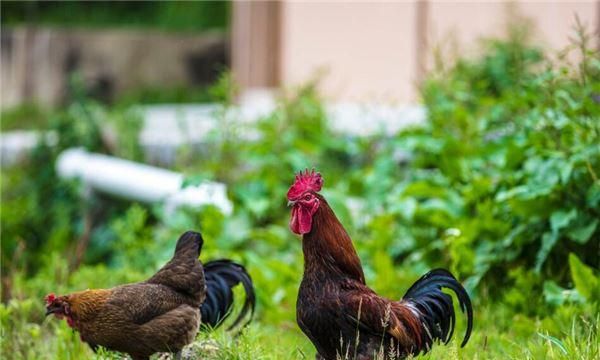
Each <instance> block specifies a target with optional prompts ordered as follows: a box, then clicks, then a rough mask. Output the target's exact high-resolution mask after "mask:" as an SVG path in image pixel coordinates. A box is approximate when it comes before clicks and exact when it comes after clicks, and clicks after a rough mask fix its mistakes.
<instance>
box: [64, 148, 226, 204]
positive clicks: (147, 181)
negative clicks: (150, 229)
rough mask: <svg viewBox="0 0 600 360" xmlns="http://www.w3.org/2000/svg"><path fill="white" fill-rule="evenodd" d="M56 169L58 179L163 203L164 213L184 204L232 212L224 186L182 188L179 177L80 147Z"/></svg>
mask: <svg viewBox="0 0 600 360" xmlns="http://www.w3.org/2000/svg"><path fill="white" fill-rule="evenodd" d="M56 168H57V172H58V174H59V176H61V177H64V178H79V179H81V181H83V182H84V183H85V184H86V185H88V186H89V187H91V188H92V189H93V190H95V191H99V192H103V193H107V194H111V195H115V196H119V197H123V198H126V199H131V200H136V201H141V202H146V203H154V202H164V203H165V207H166V210H167V211H171V210H173V209H175V208H177V207H179V206H184V205H186V206H191V207H199V206H202V205H214V206H216V207H217V208H219V209H220V210H221V211H222V212H223V213H224V214H227V215H229V214H231V212H232V211H233V204H232V203H231V201H230V200H229V199H228V198H227V188H226V186H225V184H221V183H216V182H208V181H207V182H204V183H202V184H200V185H197V186H188V187H185V188H182V183H183V180H184V177H183V175H182V174H179V173H176V172H173V171H169V170H165V169H161V168H157V167H153V166H149V165H145V164H140V163H136V162H133V161H129V160H123V159H119V158H116V157H112V156H107V155H102V154H94V153H89V152H87V151H85V150H83V149H80V148H75V149H68V150H65V151H63V152H62V153H61V154H60V155H59V157H58V159H57V162H56Z"/></svg>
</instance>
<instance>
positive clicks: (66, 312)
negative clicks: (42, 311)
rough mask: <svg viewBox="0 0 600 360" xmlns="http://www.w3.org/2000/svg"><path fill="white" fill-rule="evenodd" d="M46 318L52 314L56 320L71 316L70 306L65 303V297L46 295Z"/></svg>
mask: <svg viewBox="0 0 600 360" xmlns="http://www.w3.org/2000/svg"><path fill="white" fill-rule="evenodd" d="M44 300H45V301H46V316H48V315H50V314H54V315H55V316H56V317H57V318H59V319H62V318H63V317H64V316H67V317H68V316H70V315H71V305H70V304H69V302H68V301H67V297H66V296H58V297H57V296H56V295H54V293H50V294H48V295H46V297H45V298H44Z"/></svg>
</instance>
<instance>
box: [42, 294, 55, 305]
mask: <svg viewBox="0 0 600 360" xmlns="http://www.w3.org/2000/svg"><path fill="white" fill-rule="evenodd" d="M44 300H46V304H48V305H50V304H52V303H53V302H54V300H56V295H54V293H50V294H48V295H46V297H45V298H44Z"/></svg>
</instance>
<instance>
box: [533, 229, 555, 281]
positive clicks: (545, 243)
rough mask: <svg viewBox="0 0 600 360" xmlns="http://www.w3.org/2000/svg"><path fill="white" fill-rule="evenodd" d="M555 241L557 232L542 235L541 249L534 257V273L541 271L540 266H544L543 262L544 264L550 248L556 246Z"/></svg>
mask: <svg viewBox="0 0 600 360" xmlns="http://www.w3.org/2000/svg"><path fill="white" fill-rule="evenodd" d="M557 240H558V233H557V232H554V231H553V232H550V231H547V232H545V233H544V235H542V247H540V250H539V251H538V253H537V256H536V260H535V271H537V272H539V271H540V270H541V269H542V265H544V262H546V259H547V258H548V254H550V251H552V248H553V247H554V245H556V241H557Z"/></svg>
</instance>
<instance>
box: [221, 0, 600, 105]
mask: <svg viewBox="0 0 600 360" xmlns="http://www.w3.org/2000/svg"><path fill="white" fill-rule="evenodd" d="M576 16H577V17H579V19H580V20H581V22H582V23H583V24H586V25H587V27H588V29H589V30H592V29H593V30H595V31H597V29H598V25H599V20H600V2H599V1H511V2H507V1H443V0H442V1H427V0H424V1H405V2H340V1H318V2H317V1H314V2H313V1H303V2H283V3H254V2H252V3H248V2H235V3H234V4H233V23H232V24H233V27H232V38H233V41H232V43H233V45H234V46H233V48H232V57H233V58H232V60H233V69H234V72H235V73H236V75H237V78H238V80H239V81H240V82H241V83H242V85H244V86H246V87H249V88H252V87H262V86H273V85H282V84H295V83H298V82H302V81H306V80H307V79H310V78H311V77H314V76H315V75H316V74H317V73H318V74H325V75H326V76H325V78H324V80H323V82H322V90H323V91H324V93H325V95H326V96H328V97H331V98H334V99H336V100H354V101H356V100H359V101H364V100H375V101H399V102H412V101H415V100H416V97H417V91H416V90H417V84H418V82H419V80H420V79H421V78H422V76H423V74H424V72H425V71H427V70H428V69H429V68H431V66H432V64H433V60H434V59H433V57H434V53H435V51H436V50H440V51H441V52H442V53H443V54H445V55H451V54H453V53H454V54H460V53H463V52H469V51H474V49H475V48H477V46H476V45H477V43H478V42H479V40H480V39H481V38H482V37H489V36H501V35H504V34H505V33H506V31H507V28H508V24H510V23H514V22H515V20H516V18H524V19H526V21H529V22H530V24H531V27H532V36H533V38H534V40H535V41H536V42H537V43H538V44H539V45H541V46H542V47H545V48H550V49H555V50H559V49H562V48H564V47H565V46H567V45H568V44H569V37H570V36H572V35H573V34H574V32H573V26H574V24H575V17H576ZM265 57H272V60H271V61H270V62H269V63H266V62H264V61H263V58H265Z"/></svg>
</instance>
